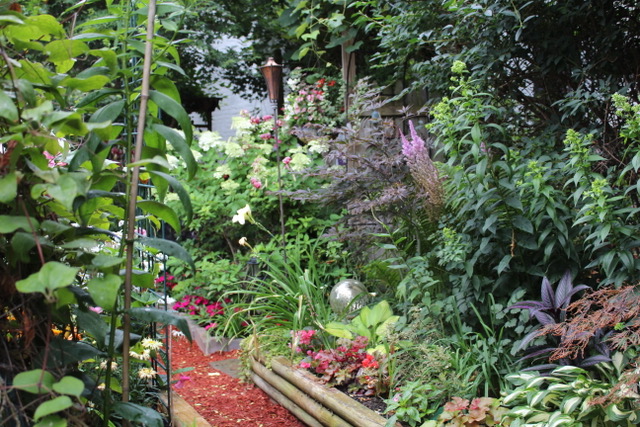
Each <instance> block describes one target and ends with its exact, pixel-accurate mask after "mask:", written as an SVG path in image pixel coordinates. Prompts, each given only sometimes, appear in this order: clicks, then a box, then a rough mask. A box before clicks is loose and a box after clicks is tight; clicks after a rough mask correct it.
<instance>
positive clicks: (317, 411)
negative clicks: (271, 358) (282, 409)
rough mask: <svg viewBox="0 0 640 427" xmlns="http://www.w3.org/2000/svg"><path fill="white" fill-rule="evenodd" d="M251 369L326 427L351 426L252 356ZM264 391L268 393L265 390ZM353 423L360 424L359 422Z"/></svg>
mask: <svg viewBox="0 0 640 427" xmlns="http://www.w3.org/2000/svg"><path fill="white" fill-rule="evenodd" d="M251 370H253V372H255V373H256V374H257V375H258V376H260V377H261V378H262V379H263V380H265V381H266V382H267V383H269V385H271V386H272V387H273V388H275V389H276V390H278V392H280V393H282V394H283V395H285V396H286V397H287V398H288V399H289V400H291V401H292V402H294V403H295V404H296V405H298V406H299V407H300V408H302V409H303V410H304V411H305V412H306V413H307V414H310V415H312V416H313V417H314V418H315V419H316V420H317V421H318V422H320V423H321V424H322V425H324V426H328V427H351V424H349V423H348V422H346V421H345V420H343V419H342V418H341V417H339V416H338V415H336V414H334V413H332V412H331V411H329V410H328V409H327V408H325V407H324V406H322V405H321V404H319V403H318V402H317V401H316V400H314V399H313V398H312V397H309V396H308V395H307V394H306V393H302V392H301V391H300V390H299V389H298V388H297V387H296V386H294V385H293V384H291V383H290V382H289V381H287V380H286V379H284V378H282V377H281V376H280V375H278V374H276V373H275V372H273V371H271V370H269V369H267V368H266V367H265V366H263V365H262V364H260V363H259V362H258V361H256V360H255V359H253V358H251ZM264 391H265V393H267V394H269V393H268V391H267V390H264ZM274 399H275V397H274ZM355 425H356V426H361V424H355ZM363 427H364V426H363Z"/></svg>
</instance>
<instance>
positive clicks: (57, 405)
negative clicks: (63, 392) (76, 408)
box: [33, 396, 73, 421]
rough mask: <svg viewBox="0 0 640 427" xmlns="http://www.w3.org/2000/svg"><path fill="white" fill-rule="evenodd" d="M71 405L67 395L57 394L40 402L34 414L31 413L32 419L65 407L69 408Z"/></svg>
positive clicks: (62, 409)
mask: <svg viewBox="0 0 640 427" xmlns="http://www.w3.org/2000/svg"><path fill="white" fill-rule="evenodd" d="M72 405H73V402H72V401H71V399H70V398H69V396H58V397H56V398H53V399H51V400H48V401H46V402H42V403H41V404H40V406H38V407H37V408H36V412H35V414H33V419H34V420H36V421H37V420H39V419H40V418H42V417H44V416H47V415H51V414H55V413H56V412H60V411H64V410H65V409H67V408H70V407H71V406H72Z"/></svg>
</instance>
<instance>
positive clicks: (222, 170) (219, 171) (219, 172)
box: [213, 163, 231, 179]
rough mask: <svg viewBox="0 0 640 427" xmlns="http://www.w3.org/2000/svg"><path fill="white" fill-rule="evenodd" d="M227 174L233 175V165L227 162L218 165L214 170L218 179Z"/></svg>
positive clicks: (214, 174)
mask: <svg viewBox="0 0 640 427" xmlns="http://www.w3.org/2000/svg"><path fill="white" fill-rule="evenodd" d="M225 175H228V176H231V167H230V166H229V165H228V164H226V163H224V164H222V165H220V166H218V167H217V168H216V170H215V171H214V172H213V177H214V178H216V179H223V178H224V177H225Z"/></svg>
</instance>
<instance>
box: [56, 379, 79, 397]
mask: <svg viewBox="0 0 640 427" xmlns="http://www.w3.org/2000/svg"><path fill="white" fill-rule="evenodd" d="M83 390H84V383H83V382H82V381H81V380H79V379H78V378H76V377H71V376H68V375H67V376H66V377H62V378H60V381H58V382H57V383H54V384H53V391H55V392H57V393H60V394H68V395H69V396H76V397H80V395H81V394H82V391H83Z"/></svg>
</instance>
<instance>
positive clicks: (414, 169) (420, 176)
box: [400, 121, 444, 218]
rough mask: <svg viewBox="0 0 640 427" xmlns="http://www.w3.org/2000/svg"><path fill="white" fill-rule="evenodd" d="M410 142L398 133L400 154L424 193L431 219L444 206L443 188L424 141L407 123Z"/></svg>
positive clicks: (411, 123)
mask: <svg viewBox="0 0 640 427" xmlns="http://www.w3.org/2000/svg"><path fill="white" fill-rule="evenodd" d="M409 135H410V137H411V140H409V139H407V137H406V136H405V135H404V134H403V133H402V131H400V139H401V140H402V154H403V155H404V156H405V158H406V160H407V165H408V166H409V170H410V171H411V176H412V177H413V179H414V181H415V182H416V183H417V184H418V185H419V186H420V187H422V189H423V190H424V191H425V196H426V197H425V203H424V206H425V208H426V210H427V212H428V213H429V215H430V216H431V217H432V218H435V217H437V215H438V213H439V211H440V208H441V207H442V206H443V204H444V188H443V186H442V180H441V179H440V176H439V174H438V169H437V168H436V165H435V164H434V163H433V161H432V160H431V157H430V156H429V150H427V145H426V144H425V141H424V139H422V138H421V137H420V135H418V132H416V129H415V127H414V126H413V122H411V121H409Z"/></svg>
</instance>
